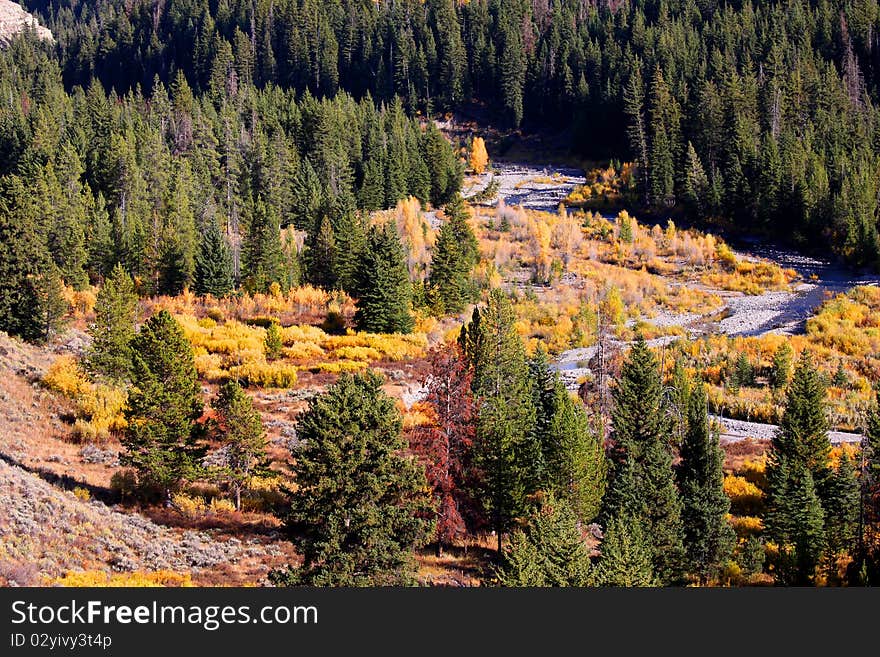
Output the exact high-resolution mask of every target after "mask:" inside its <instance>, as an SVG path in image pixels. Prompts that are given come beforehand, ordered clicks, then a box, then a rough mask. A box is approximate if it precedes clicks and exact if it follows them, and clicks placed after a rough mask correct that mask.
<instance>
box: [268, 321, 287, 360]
mask: <svg viewBox="0 0 880 657" xmlns="http://www.w3.org/2000/svg"><path fill="white" fill-rule="evenodd" d="M283 348H284V343H283V342H282V339H281V325H280V324H279V323H278V322H275V321H273V322H270V323H269V326H268V327H266V337H265V338H264V339H263V351H264V353H265V354H266V360H269V361H272V360H278V359H279V358H281V352H282V349H283Z"/></svg>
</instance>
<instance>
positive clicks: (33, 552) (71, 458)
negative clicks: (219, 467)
mask: <svg viewBox="0 0 880 657" xmlns="http://www.w3.org/2000/svg"><path fill="white" fill-rule="evenodd" d="M64 350H65V345H64V343H63V342H62V343H61V344H57V345H55V347H54V348H46V349H40V348H37V347H34V346H31V345H27V344H24V343H22V342H20V341H18V340H15V339H13V338H10V337H8V336H7V335H6V334H5V333H0V500H3V503H2V504H0V584H2V583H3V581H4V580H5V582H6V583H15V584H19V585H32V584H45V583H49V582H51V581H52V579H54V578H57V577H59V576H62V575H64V574H65V573H66V572H68V571H80V570H101V571H105V572H131V571H144V572H152V571H156V570H171V571H176V572H179V573H185V574H191V575H192V576H193V580H194V581H195V582H209V583H214V582H218V581H220V582H224V583H232V584H235V583H239V584H241V583H260V582H261V581H263V580H264V578H265V576H266V573H267V572H268V570H269V568H270V567H272V566H277V565H281V564H283V563H286V562H287V561H289V560H290V558H291V556H292V555H291V554H290V550H289V545H290V544H289V543H288V542H287V541H284V540H282V537H281V536H280V534H279V533H278V532H275V531H264V532H256V533H249V534H242V535H240V536H231V535H230V532H227V531H222V530H221V529H214V528H208V529H188V528H184V527H177V526H164V525H161V524H158V523H157V522H155V521H154V520H151V519H149V518H147V517H144V516H142V515H140V514H139V513H136V512H135V511H134V510H126V509H124V508H122V507H117V506H114V505H108V504H105V503H104V502H103V501H101V500H100V498H101V497H102V496H105V497H106V494H107V493H108V491H107V489H106V488H105V487H104V486H105V485H106V484H105V483H104V482H105V481H106V480H107V479H108V477H109V475H108V472H110V471H112V470H113V468H108V467H107V464H106V463H102V462H101V459H95V455H96V452H95V450H94V449H84V448H83V446H81V445H77V444H73V443H70V442H67V441H65V440H64V437H65V434H66V432H65V427H64V425H63V422H62V421H61V420H60V419H59V415H61V414H63V413H64V410H65V409H64V402H63V401H62V400H59V399H57V398H56V397H55V396H54V395H53V394H51V393H49V392H47V391H46V390H44V389H43V388H42V386H40V385H39V383H37V380H38V378H39V377H40V376H41V374H42V373H43V372H44V371H45V369H46V367H48V365H49V363H51V362H52V360H53V359H54V358H55V356H56V354H55V353H54V352H55V351H64ZM107 451H108V454H107V456H108V458H111V459H113V458H114V457H115V453H114V452H113V451H112V450H109V449H108V450H107ZM98 456H100V454H98ZM75 488H80V489H81V490H80V494H81V495H82V496H83V497H87V496H86V495H85V493H84V491H88V492H89V495H88V497H92V499H81V498H80V497H77V496H76V495H75V494H74V492H73V490H74V489H75Z"/></svg>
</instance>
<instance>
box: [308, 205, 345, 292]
mask: <svg viewBox="0 0 880 657" xmlns="http://www.w3.org/2000/svg"><path fill="white" fill-rule="evenodd" d="M305 261H306V278H307V279H308V281H309V282H310V283H311V284H312V285H315V286H317V287H320V288H323V289H325V290H334V289H336V287H337V286H338V284H339V276H338V274H337V272H336V237H335V234H334V232H333V224H332V223H331V222H330V219H329V218H328V217H327V216H326V215H324V216H322V217H321V218H320V220H318V221H316V222H315V225H314V226H313V228H312V231H311V232H310V233H309V236H308V239H307V241H306V252H305Z"/></svg>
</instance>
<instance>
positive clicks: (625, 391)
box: [603, 336, 684, 583]
mask: <svg viewBox="0 0 880 657" xmlns="http://www.w3.org/2000/svg"><path fill="white" fill-rule="evenodd" d="M613 400H614V408H613V411H612V426H613V439H614V447H613V449H612V452H611V461H612V470H611V477H610V483H609V487H608V491H607V493H606V496H605V500H604V501H603V515H604V517H605V518H611V517H613V516H617V515H621V514H625V515H631V516H633V518H634V519H636V520H638V521H639V522H641V524H642V526H643V527H644V530H645V534H646V537H647V540H648V541H649V543H650V546H651V555H652V562H653V568H654V573H655V574H656V576H657V577H658V578H659V579H660V580H661V581H662V582H663V583H672V582H675V581H677V580H678V579H679V577H680V575H681V573H682V566H683V564H682V561H683V557H684V547H683V544H682V540H683V535H682V522H681V500H680V498H679V493H678V490H677V489H676V487H675V475H674V471H673V468H672V449H671V447H670V444H671V440H670V436H671V433H672V424H671V421H670V419H669V417H668V415H667V413H666V409H665V407H664V403H663V400H662V387H661V382H660V374H659V372H658V366H657V361H656V359H655V358H654V355H653V354H652V353H651V351H650V349H648V346H647V344H646V343H645V341H644V339H643V338H641V336H639V338H638V339H637V341H636V343H635V344H634V345H633V347H632V350H631V352H630V354H629V357H628V358H627V360H626V362H625V363H624V365H623V368H622V370H621V374H620V377H619V379H618V383H617V387H616V388H615V389H614V391H613Z"/></svg>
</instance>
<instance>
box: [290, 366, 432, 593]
mask: <svg viewBox="0 0 880 657" xmlns="http://www.w3.org/2000/svg"><path fill="white" fill-rule="evenodd" d="M382 382H383V380H382V378H381V377H380V376H379V375H377V374H375V373H372V372H368V373H366V374H359V375H356V376H350V375H347V374H343V375H342V376H341V377H340V378H339V380H338V381H337V382H336V383H335V384H334V385H332V386H331V387H330V388H329V389H328V390H327V391H326V392H325V393H324V394H321V395H318V396H317V397H315V398H313V399H312V400H311V401H310V402H309V407H308V410H306V412H305V413H303V414H302V415H301V416H300V417H299V419H298V421H297V434H298V436H299V438H300V440H301V441H302V442H301V445H302V446H301V447H300V448H299V449H298V450H297V451H296V454H295V460H294V462H293V463H292V464H291V469H292V471H293V473H294V481H295V483H296V486H297V489H296V492H295V493H294V494H293V499H292V500H291V514H290V520H289V524H290V528H291V529H292V530H293V532H294V534H295V535H296V536H299V537H300V538H299V540H298V548H299V551H300V553H301V554H302V555H303V564H302V566H301V567H300V568H297V569H293V568H288V570H287V571H286V572H282V573H277V574H276V575H275V576H274V579H275V581H276V583H281V584H306V585H315V586H374V585H400V584H409V583H411V582H412V581H413V576H414V573H415V570H414V567H415V564H414V560H413V558H412V550H413V548H414V547H418V546H420V545H423V544H424V542H425V541H426V540H427V536H428V529H429V528H428V525H427V523H426V522H425V521H424V520H421V519H420V515H421V514H423V513H424V512H425V511H426V510H427V508H428V504H429V501H428V500H427V498H426V497H425V494H424V491H425V489H426V487H427V484H426V482H425V475H424V471H423V470H422V469H421V468H420V467H419V465H418V463H417V462H415V461H414V460H413V459H412V458H409V457H405V456H403V450H404V449H405V443H404V441H403V439H402V438H401V429H402V421H401V418H400V414H399V412H398V411H397V409H396V407H395V405H394V401H393V400H392V399H391V398H390V397H388V396H387V395H386V394H385V393H384V392H382V390H381V386H382Z"/></svg>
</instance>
